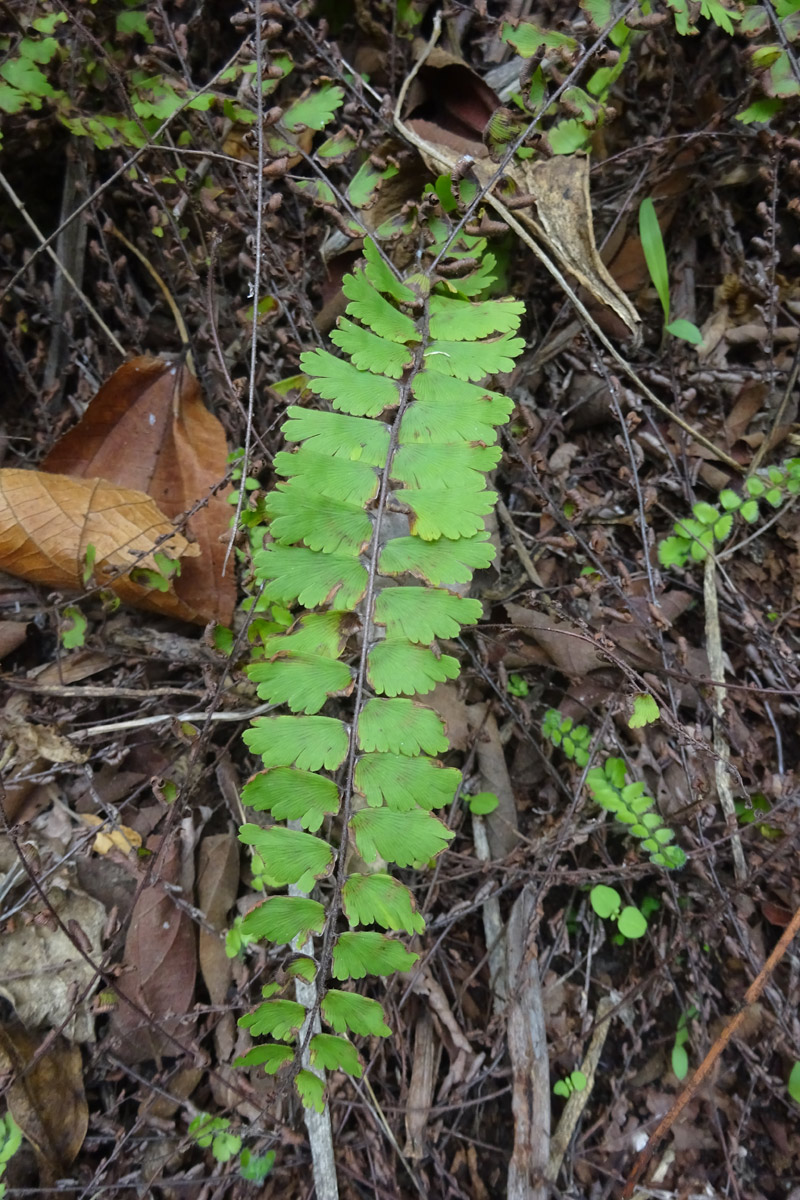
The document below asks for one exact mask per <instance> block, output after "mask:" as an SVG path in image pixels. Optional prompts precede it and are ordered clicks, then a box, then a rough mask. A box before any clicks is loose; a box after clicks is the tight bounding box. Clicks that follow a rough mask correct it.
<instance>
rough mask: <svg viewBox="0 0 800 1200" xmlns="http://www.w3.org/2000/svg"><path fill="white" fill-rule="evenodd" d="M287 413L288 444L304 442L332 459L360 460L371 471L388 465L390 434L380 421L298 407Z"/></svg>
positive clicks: (284, 430)
mask: <svg viewBox="0 0 800 1200" xmlns="http://www.w3.org/2000/svg"><path fill="white" fill-rule="evenodd" d="M286 413H287V420H286V421H285V423H284V426H283V436H284V438H285V439H286V441H287V442H304V443H305V444H306V446H307V447H308V449H309V450H315V451H319V452H321V453H324V454H328V455H330V456H331V457H333V458H351V459H360V460H361V461H362V462H365V463H368V464H369V466H371V467H382V466H383V465H384V463H385V462H386V454H387V452H388V449H389V435H390V430H389V426H388V425H384V424H382V422H380V421H370V420H368V419H367V418H365V417H348V416H345V415H344V413H329V412H318V411H315V410H313V409H307V408H298V406H297V405H296V404H293V405H292V406H291V407H290V408H288V409H287V410H286Z"/></svg>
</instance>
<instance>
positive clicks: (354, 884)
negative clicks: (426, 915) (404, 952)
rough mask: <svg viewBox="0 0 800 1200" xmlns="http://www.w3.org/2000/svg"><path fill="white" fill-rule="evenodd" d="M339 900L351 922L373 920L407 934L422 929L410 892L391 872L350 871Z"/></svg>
mask: <svg viewBox="0 0 800 1200" xmlns="http://www.w3.org/2000/svg"><path fill="white" fill-rule="evenodd" d="M342 904H343V906H344V911H345V916H346V917H347V919H348V921H349V922H350V924H351V925H372V924H375V925H380V926H381V927H382V928H383V929H392V930H394V931H395V932H397V933H401V932H403V931H405V932H406V933H407V934H409V935H410V934H412V933H423V932H424V931H425V921H424V920H423V918H422V917H421V916H420V915H419V913H418V912H417V911H416V909H415V906H414V898H413V896H412V895H411V893H410V892H409V890H408V888H407V887H406V886H405V885H404V884H402V883H401V882H400V880H399V879H394V878H393V877H392V876H391V875H383V874H380V873H376V874H375V875H350V876H349V878H348V879H347V880H346V882H345V885H344V888H343V890H342Z"/></svg>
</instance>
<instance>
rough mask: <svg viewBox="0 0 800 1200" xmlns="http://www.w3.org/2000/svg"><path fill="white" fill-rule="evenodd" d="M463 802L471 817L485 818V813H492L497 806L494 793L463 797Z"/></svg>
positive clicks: (480, 793) (479, 793)
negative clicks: (465, 802) (467, 807)
mask: <svg viewBox="0 0 800 1200" xmlns="http://www.w3.org/2000/svg"><path fill="white" fill-rule="evenodd" d="M465 800H466V801H467V804H468V805H469V811H470V812H471V813H472V815H473V817H485V816H486V815H487V813H491V812H494V810H495V809H496V808H497V805H498V799H497V796H495V794H494V792H478V794H477V796H465Z"/></svg>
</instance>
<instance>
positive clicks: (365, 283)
mask: <svg viewBox="0 0 800 1200" xmlns="http://www.w3.org/2000/svg"><path fill="white" fill-rule="evenodd" d="M342 291H343V292H344V294H345V296H346V297H347V299H348V300H349V301H350V303H349V304H348V306H347V311H348V313H349V314H350V316H351V317H356V318H357V319H358V320H359V321H362V322H363V324H364V325H367V326H369V328H370V329H372V330H373V331H374V332H375V333H377V334H378V336H379V337H382V338H388V339H389V341H390V342H402V343H404V344H407V345H414V344H416V343H417V342H419V341H420V340H421V334H420V332H419V330H418V329H417V327H416V325H415V323H414V321H413V320H412V318H411V317H409V316H408V315H407V313H403V312H400V311H399V309H397V308H395V306H394V305H393V304H390V303H389V301H388V300H387V299H386V298H385V296H382V295H381V293H380V292H378V291H376V289H375V288H374V287H373V286H372V284H371V283H370V282H369V280H368V279H367V276H366V275H365V274H364V271H363V270H361V269H358V268H357V269H356V270H355V271H354V272H353V274H352V275H346V276H345V278H344V282H343V283H342ZM304 369H305V368H304Z"/></svg>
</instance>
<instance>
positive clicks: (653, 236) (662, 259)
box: [639, 196, 703, 346]
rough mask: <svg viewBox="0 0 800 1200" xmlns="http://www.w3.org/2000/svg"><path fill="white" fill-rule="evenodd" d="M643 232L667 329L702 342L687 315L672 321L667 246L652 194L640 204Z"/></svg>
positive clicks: (648, 264) (685, 338)
mask: <svg viewBox="0 0 800 1200" xmlns="http://www.w3.org/2000/svg"><path fill="white" fill-rule="evenodd" d="M639 236H640V237H641V239H642V250H643V251H644V258H645V262H646V263H647V270H648V271H649V272H650V278H651V280H652V281H653V286H654V287H655V289H656V291H657V292H658V298H659V300H660V301H661V307H662V309H663V310H664V328H665V330H666V331H667V333H671V334H672V336H673V337H677V338H681V339H682V340H683V341H684V342H691V344H692V345H693V346H698V345H699V344H700V342H702V340H703V335H702V333H701V332H700V330H699V329H698V328H697V326H696V325H693V324H692V322H691V321H685V320H683V319H678V320H677V321H672V322H671V321H670V319H669V316H670V303H669V273H668V271H667V252H666V250H665V249H664V239H663V237H662V236H661V226H660V225H659V223H658V217H657V216H656V208H655V205H654V204H653V201H652V200H651V199H650V197H649V196H648V197H647V198H646V199H645V200H643V201H642V203H641V205H640V206H639Z"/></svg>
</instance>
